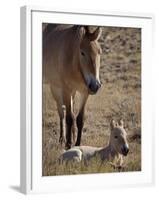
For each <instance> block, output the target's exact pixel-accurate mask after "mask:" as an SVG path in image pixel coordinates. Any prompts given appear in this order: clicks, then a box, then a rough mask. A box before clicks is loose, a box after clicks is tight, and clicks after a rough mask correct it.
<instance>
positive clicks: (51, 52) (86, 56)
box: [43, 24, 101, 148]
mask: <svg viewBox="0 0 159 200" xmlns="http://www.w3.org/2000/svg"><path fill="white" fill-rule="evenodd" d="M100 35H101V28H99V27H98V28H96V29H95V30H94V31H93V32H91V31H90V29H89V27H88V26H78V25H55V24H48V25H47V26H46V27H45V30H44V31H43V76H44V77H45V78H44V79H45V81H48V82H49V84H50V86H51V91H52V94H53V96H54V99H55V101H56V103H57V109H58V113H59V117H60V139H59V141H60V142H61V143H62V142H65V146H66V148H70V147H71V143H72V138H71V137H72V133H71V131H72V126H73V115H72V111H73V108H72V107H73V101H74V97H75V93H76V91H78V92H79V93H80V96H81V101H80V107H79V112H78V114H77V117H76V123H77V128H78V134H77V140H76V143H75V145H76V146H79V145H80V141H81V134H82V129H83V125H84V110H85V104H86V101H87V98H88V96H89V94H95V93H96V92H97V91H98V89H99V88H100V87H101V83H100V80H99V68H100V54H101V48H100V45H99V43H98V39H99V37H100ZM63 105H65V107H66V138H65V134H64V131H65V130H64V124H63V123H64V121H63V119H64V112H63ZM65 140H66V141H65Z"/></svg>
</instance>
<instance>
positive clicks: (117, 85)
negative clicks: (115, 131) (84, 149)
mask: <svg viewBox="0 0 159 200" xmlns="http://www.w3.org/2000/svg"><path fill="white" fill-rule="evenodd" d="M99 43H100V45H101V47H102V51H103V53H102V56H101V68H100V78H101V82H102V84H103V85H102V88H101V89H100V91H99V92H98V93H97V94H96V95H93V96H89V99H88V101H87V105H86V116H85V125H84V129H83V135H82V141H81V145H92V146H103V145H105V144H107V142H108V138H109V134H110V129H109V123H110V120H111V119H112V118H114V119H116V120H118V119H120V118H123V119H124V121H125V128H126V131H127V133H128V140H129V144H130V152H129V154H128V156H127V157H126V158H125V161H124V163H125V168H124V169H123V170H120V171H140V170H141V29H139V28H138V29H137V28H120V27H103V32H102V36H101V38H100V40H99ZM58 140H59V117H58V113H57V108H56V104H55V101H54V99H53V98H52V95H51V91H50V88H49V85H47V84H43V141H42V146H43V150H42V155H43V161H42V162H43V172H42V174H43V176H49V175H64V174H81V173H98V172H117V171H119V170H117V169H113V168H112V167H111V166H109V165H108V164H106V165H105V166H102V167H99V165H98V163H99V162H98V161H97V160H92V163H91V165H90V166H89V167H88V166H87V167H86V166H84V164H83V163H81V165H80V166H69V167H68V166H67V167H66V166H58V165H57V164H56V163H55V161H56V159H57V158H58V156H59V154H60V152H61V150H62V149H61V147H60V145H59V142H58Z"/></svg>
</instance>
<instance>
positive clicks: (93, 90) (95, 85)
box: [88, 79, 101, 94]
mask: <svg viewBox="0 0 159 200" xmlns="http://www.w3.org/2000/svg"><path fill="white" fill-rule="evenodd" d="M100 87H101V83H100V82H99V81H97V80H94V79H93V80H91V82H90V84H89V85H88V88H89V93H90V94H96V93H97V91H98V90H99V88H100Z"/></svg>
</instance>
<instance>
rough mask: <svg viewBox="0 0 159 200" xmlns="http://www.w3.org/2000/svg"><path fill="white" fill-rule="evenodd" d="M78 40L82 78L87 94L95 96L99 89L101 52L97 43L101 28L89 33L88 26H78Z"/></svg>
mask: <svg viewBox="0 0 159 200" xmlns="http://www.w3.org/2000/svg"><path fill="white" fill-rule="evenodd" d="M78 35H79V38H80V48H79V52H78V53H79V54H78V55H79V62H80V71H81V73H82V77H83V79H84V82H85V84H86V87H87V88H88V92H89V94H95V93H96V92H97V91H98V89H99V88H100V87H101V83H100V80H99V68H100V55H101V53H102V50H101V48H100V45H99V43H98V39H99V37H100V35H101V28H100V27H98V28H96V29H95V30H94V32H90V30H89V27H88V26H80V27H79V29H78Z"/></svg>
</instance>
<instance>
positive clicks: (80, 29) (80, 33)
mask: <svg viewBox="0 0 159 200" xmlns="http://www.w3.org/2000/svg"><path fill="white" fill-rule="evenodd" d="M85 33H86V30H85V28H84V26H79V27H78V29H77V34H78V38H79V40H80V41H81V40H82V39H83V37H84V36H85Z"/></svg>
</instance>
